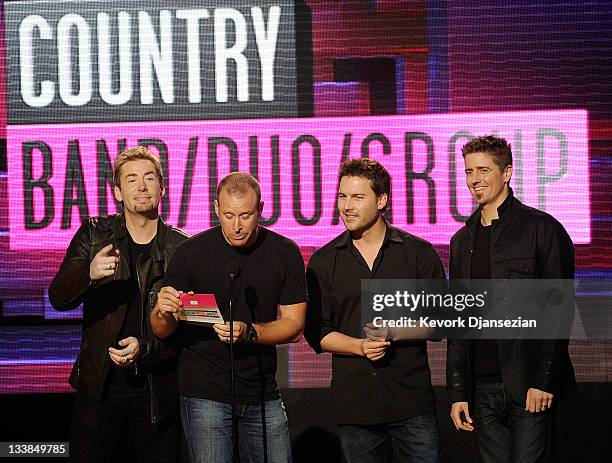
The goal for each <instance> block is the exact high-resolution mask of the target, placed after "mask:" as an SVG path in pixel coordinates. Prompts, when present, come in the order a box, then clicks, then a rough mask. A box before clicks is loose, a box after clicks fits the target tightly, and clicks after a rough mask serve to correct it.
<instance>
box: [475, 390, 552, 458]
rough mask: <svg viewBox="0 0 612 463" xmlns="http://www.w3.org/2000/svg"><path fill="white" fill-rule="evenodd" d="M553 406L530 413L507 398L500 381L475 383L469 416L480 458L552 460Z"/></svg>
mask: <svg viewBox="0 0 612 463" xmlns="http://www.w3.org/2000/svg"><path fill="white" fill-rule="evenodd" d="M554 408H555V407H554V405H553V410H546V411H545V412H540V413H531V412H528V411H525V406H524V405H520V406H519V405H516V404H515V403H513V402H512V401H511V400H510V398H509V397H508V394H506V392H505V391H504V385H503V384H502V383H476V396H475V403H474V413H473V416H472V417H473V419H474V430H475V431H476V435H477V437H478V448H479V450H480V456H481V457H482V460H483V462H484V463H540V462H550V461H552V443H553V419H554Z"/></svg>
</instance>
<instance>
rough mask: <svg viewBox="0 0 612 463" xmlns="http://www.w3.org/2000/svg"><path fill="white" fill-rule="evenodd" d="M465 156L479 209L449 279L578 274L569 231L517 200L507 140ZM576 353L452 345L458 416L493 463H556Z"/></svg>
mask: <svg viewBox="0 0 612 463" xmlns="http://www.w3.org/2000/svg"><path fill="white" fill-rule="evenodd" d="M462 154H463V159H464V162H465V176H466V182H467V186H468V188H469V189H470V192H471V193H472V196H473V197H474V200H475V201H476V203H477V204H478V209H477V210H476V211H475V212H474V214H473V215H472V216H471V217H470V218H469V219H468V221H467V222H466V224H465V226H464V227H463V228H461V229H460V230H459V231H458V232H457V233H456V234H455V235H454V236H453V238H452V239H451V250H450V277H451V278H453V279H514V278H522V279H525V278H540V279H557V280H561V279H572V278H574V248H573V245H572V241H571V240H570V237H569V236H568V234H567V232H566V231H565V229H564V228H563V226H562V225H561V224H560V223H559V222H558V221H557V220H555V219H554V218H553V217H552V216H550V215H549V214H546V213H545V212H542V211H538V210H537V209H533V208H531V207H527V206H525V205H523V204H522V203H521V202H520V201H519V200H518V199H516V198H515V197H514V194H513V192H512V189H511V188H510V186H509V183H510V178H511V177H512V151H511V147H510V145H509V144H508V143H507V142H506V140H504V139H503V138H499V137H494V136H486V137H478V138H474V139H473V140H471V141H469V142H468V143H467V144H466V145H465V146H464V147H463V149H462ZM572 305H573V304H572ZM567 348H568V341H567V339H545V340H539V339H501V340H496V339H475V340H467V339H461V340H459V339H449V341H448V353H447V362H446V381H447V391H448V400H449V402H450V404H451V418H452V420H453V423H454V424H455V427H456V428H457V429H458V430H464V431H474V430H475V431H476V434H477V438H478V446H479V450H480V455H481V457H482V459H483V461H484V462H485V463H489V462H491V463H492V462H499V463H510V462H544V461H552V442H553V432H552V431H553V420H554V410H555V408H556V403H557V402H558V400H559V399H560V398H562V397H563V396H564V395H570V394H572V393H574V392H575V388H576V380H575V377H574V370H573V367H572V363H571V360H570V357H569V354H568V350H567ZM472 418H473V419H472Z"/></svg>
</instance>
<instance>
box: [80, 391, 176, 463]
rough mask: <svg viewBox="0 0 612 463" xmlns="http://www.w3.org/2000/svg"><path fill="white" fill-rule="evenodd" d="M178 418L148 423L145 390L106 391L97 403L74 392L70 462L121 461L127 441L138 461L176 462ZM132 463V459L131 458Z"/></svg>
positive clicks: (147, 396)
mask: <svg viewBox="0 0 612 463" xmlns="http://www.w3.org/2000/svg"><path fill="white" fill-rule="evenodd" d="M180 432H181V428H180V419H179V417H178V416H175V417H172V418H168V419H166V420H164V421H162V422H160V423H151V398H150V395H149V393H148V392H139V393H109V394H108V396H107V397H106V398H105V399H104V400H103V402H99V401H97V400H96V399H93V398H91V397H86V396H84V395H82V394H81V393H79V392H77V394H76V397H75V402H74V411H73V416H72V425H71V429H70V460H71V461H73V462H83V463H85V462H88V463H91V462H100V463H102V462H104V463H106V462H111V461H112V462H113V463H115V462H121V461H125V460H127V457H128V455H125V454H121V452H118V450H120V446H119V444H120V442H121V443H125V442H127V443H129V444H128V445H131V447H132V453H133V454H135V455H136V457H137V459H136V461H138V462H172V463H175V462H178V460H179V454H180ZM130 461H131V463H133V460H130Z"/></svg>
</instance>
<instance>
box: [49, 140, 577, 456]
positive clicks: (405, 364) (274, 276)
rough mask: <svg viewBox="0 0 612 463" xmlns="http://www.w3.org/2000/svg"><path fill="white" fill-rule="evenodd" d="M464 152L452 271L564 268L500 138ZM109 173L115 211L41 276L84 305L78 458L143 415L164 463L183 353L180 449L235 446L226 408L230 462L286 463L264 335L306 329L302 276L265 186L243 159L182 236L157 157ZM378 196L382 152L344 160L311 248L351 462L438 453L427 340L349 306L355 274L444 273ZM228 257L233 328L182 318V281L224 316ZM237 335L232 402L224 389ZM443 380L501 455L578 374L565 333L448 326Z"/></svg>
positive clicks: (522, 447) (542, 446) (562, 253)
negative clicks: (319, 243) (472, 335)
mask: <svg viewBox="0 0 612 463" xmlns="http://www.w3.org/2000/svg"><path fill="white" fill-rule="evenodd" d="M463 156H464V159H465V165H466V170H465V172H466V178H467V183H468V187H469V188H470V191H471V192H472V195H473V197H474V199H475V201H476V203H477V204H478V206H479V208H478V210H477V211H476V212H475V213H474V215H473V216H472V217H471V218H470V219H469V220H468V222H467V224H466V226H465V227H464V228H462V229H461V230H460V231H459V232H457V234H456V235H455V236H454V237H453V239H452V242H451V259H450V276H451V278H465V279H468V278H474V279H476V278H477V279H492V278H512V277H513V272H515V271H518V272H519V273H521V275H520V276H521V277H523V278H525V277H526V278H557V279H561V278H566V279H567V278H573V272H574V255H573V247H572V243H571V240H570V239H569V237H568V235H567V233H566V232H565V230H564V229H563V227H562V226H561V225H560V224H559V223H558V222H557V221H556V220H554V219H553V218H552V217H551V216H549V215H547V214H545V213H543V212H540V211H537V210H535V209H531V208H528V207H526V206H524V205H522V204H521V203H520V202H519V201H518V200H517V199H516V198H514V196H513V195H512V190H511V189H510V187H509V186H508V183H509V181H510V177H511V175H512V155H511V152H510V147H509V145H507V143H506V142H505V140H503V139H500V138H496V137H481V138H477V139H474V140H472V141H471V142H469V143H468V144H467V145H466V146H465V147H464V148H463ZM115 185H116V186H115V196H116V198H117V199H118V200H119V201H122V202H123V204H124V212H123V214H119V215H117V216H112V217H100V218H95V219H90V220H88V221H86V222H84V224H83V225H82V226H81V228H80V229H79V231H78V232H77V234H76V235H75V237H74V238H73V240H72V242H71V244H70V247H69V249H68V251H67V253H66V257H65V259H64V261H63V262H62V265H61V267H60V270H59V271H58V274H57V275H56V277H55V279H54V280H53V283H52V285H51V287H50V289H49V294H50V299H51V302H52V304H53V305H54V306H55V307H56V308H58V310H69V309H71V308H74V307H76V306H77V305H78V304H79V303H80V302H84V331H83V341H82V345H81V352H80V354H79V358H78V359H77V362H76V364H75V368H74V371H73V374H72V376H71V380H70V381H71V384H72V385H73V386H74V387H75V388H76V389H77V390H78V393H77V399H76V403H75V419H74V421H73V428H74V433H73V447H72V448H71V450H72V452H73V455H80V456H82V460H83V461H94V457H93V455H95V456H98V457H100V460H101V461H103V460H108V458H109V456H110V455H109V454H108V452H109V451H112V448H113V446H114V444H113V445H111V446H109V445H108V442H109V440H110V442H115V441H116V440H117V439H118V437H119V435H120V434H121V432H122V430H123V429H126V427H127V426H130V428H133V427H135V426H140V428H137V429H141V432H140V434H138V433H137V434H136V435H137V436H138V439H137V440H138V442H137V444H138V445H137V448H138V451H139V453H140V455H141V457H142V458H145V459H146V461H156V460H155V459H156V458H157V459H159V460H160V461H161V460H163V461H172V460H175V459H176V455H177V442H178V432H179V431H178V429H179V428H178V423H177V422H176V420H175V421H171V420H170V421H164V420H163V419H164V418H165V417H167V416H171V415H172V411H173V410H174V409H175V408H176V403H177V400H176V395H173V393H175V390H174V389H173V386H172V382H173V381H175V380H176V378H175V375H174V370H173V368H174V366H175V355H176V353H177V352H179V353H180V355H179V363H178V390H179V393H180V413H181V421H182V424H183V429H184V434H185V437H186V440H187V447H188V452H189V457H190V459H191V461H194V462H195V461H207V462H209V461H219V462H226V461H232V460H233V459H234V460H235V459H236V458H237V455H234V454H233V445H232V436H233V430H232V417H235V418H236V419H237V420H238V429H239V432H238V436H239V439H238V447H239V454H240V460H241V461H269V462H277V461H278V462H284V461H289V460H290V458H291V451H290V445H289V433H288V425H287V417H286V415H285V412H284V407H283V404H282V401H281V399H280V396H279V393H278V388H277V385H276V381H275V373H276V347H275V346H276V345H277V344H282V343H287V342H296V341H298V340H299V339H300V338H301V335H302V332H303V330H304V324H305V317H306V299H307V296H306V281H305V278H304V263H303V259H302V256H301V254H300V250H299V248H298V247H297V245H296V244H295V243H293V242H292V241H290V240H289V239H287V238H284V237H282V236H281V235H278V234H276V233H274V232H272V231H270V230H266V229H265V228H262V227H260V226H259V225H258V218H259V217H260V215H261V212H262V209H263V202H262V201H261V192H260V187H259V183H258V182H257V180H256V179H255V178H254V177H252V176H250V175H248V174H244V173H232V174H230V175H228V176H226V177H225V178H224V179H223V180H222V181H221V183H220V184H219V186H218V188H217V194H216V200H215V203H214V206H215V211H216V213H217V216H218V217H219V221H220V226H217V227H213V228H211V229H210V230H207V231H205V232H202V233H200V234H198V235H196V236H195V237H193V238H191V239H190V240H188V241H186V242H184V243H183V244H182V245H181V246H180V247H179V246H178V245H179V244H180V243H181V242H183V241H184V240H185V237H184V236H183V235H181V234H180V233H179V232H177V231H175V230H173V229H171V228H170V227H167V226H166V225H164V224H163V223H162V221H161V220H160V219H159V218H158V213H157V210H158V204H159V199H160V197H161V195H162V194H163V192H164V189H163V177H162V174H161V167H160V166H159V161H157V159H156V158H154V157H153V156H151V154H150V153H148V152H147V151H146V150H145V149H144V148H141V147H138V148H133V149H129V150H126V151H124V152H123V153H122V154H121V155H120V156H119V157H118V159H117V161H116V163H115ZM390 194H391V179H390V176H389V173H388V172H387V171H386V170H385V169H384V167H383V166H382V165H381V164H379V163H377V162H376V161H372V160H369V159H360V160H352V161H346V162H344V163H343V164H342V166H341V168H340V173H339V188H338V209H339V212H340V215H341V217H342V220H343V222H344V225H345V227H346V231H345V232H344V233H343V234H341V235H340V236H338V237H337V238H335V239H334V240H332V241H331V242H330V243H328V244H327V245H325V246H324V247H322V248H321V249H319V250H318V251H317V252H316V253H315V254H314V255H313V256H312V258H311V259H310V262H309V265H308V270H307V272H306V280H307V283H308V298H309V309H308V313H309V320H310V321H311V322H310V323H309V327H308V330H307V333H306V335H307V339H308V341H309V343H310V344H311V346H313V348H314V349H315V350H317V351H318V352H321V351H327V352H331V353H332V354H333V364H332V369H333V379H332V384H331V404H330V405H331V407H330V408H331V410H332V413H333V416H334V417H335V419H336V421H337V423H338V425H339V430H340V436H341V441H342V445H343V448H344V451H345V455H346V458H347V460H348V461H349V462H375V461H381V462H382V461H390V460H393V461H410V460H413V459H414V460H417V461H423V462H437V461H439V459H440V438H439V431H438V423H437V419H436V415H435V401H434V395H433V388H432V385H431V374H430V370H429V364H428V357H427V345H426V342H425V341H424V340H397V339H395V340H391V339H386V338H385V339H381V338H377V337H374V336H370V335H369V334H368V333H366V332H364V326H363V323H362V320H361V282H362V280H375V279H409V280H415V279H440V280H443V279H444V278H445V275H444V269H443V266H442V263H441V261H440V258H439V257H438V255H437V253H436V251H435V250H434V248H433V247H432V245H431V244H430V243H428V242H426V241H424V240H422V239H420V238H417V237H415V236H413V235H411V234H409V233H407V232H405V231H402V230H400V229H398V228H395V227H393V226H391V225H390V224H389V223H388V222H387V221H386V220H385V218H384V216H383V214H384V212H385V210H386V209H387V207H388V206H389V205H390ZM177 247H178V249H177ZM175 251H176V252H175ZM170 257H172V260H171V261H170ZM230 262H231V263H232V265H234V264H235V265H234V266H235V270H233V278H234V279H235V285H234V290H233V296H234V297H233V301H234V303H233V313H234V317H235V320H237V321H234V324H233V326H232V327H230V324H229V322H226V323H224V324H217V325H214V327H213V329H210V328H201V327H196V326H192V325H189V324H185V323H179V322H178V311H179V310H180V309H181V307H182V303H181V299H180V292H189V291H193V292H195V293H206V294H214V295H215V298H216V300H217V303H218V305H219V308H220V310H221V313H222V315H223V317H224V319H226V320H227V318H228V317H227V315H228V311H229V307H228V305H229V304H228V301H229V300H230V297H231V296H232V294H230V282H229V275H227V273H228V272H224V271H223V269H224V268H225V267H226V265H227V264H228V263H230ZM262 269H263V270H262ZM517 269H518V270H517ZM162 278H163V283H162V281H161V280H162ZM162 286H163V287H162ZM160 287H161V290H160V291H159V295H158V297H157V298H156V297H155V296H156V295H157V290H158V289H159V288H160ZM150 292H152V294H151V295H152V297H149V296H150V294H149V293H150ZM155 300H157V302H156V304H155V307H154V308H153V303H154V301H155ZM151 309H153V310H152V313H150V316H149V312H151ZM279 315H280V316H279ZM230 330H231V331H230ZM230 333H231V334H230ZM153 334H154V335H155V336H154V335H153ZM231 337H233V342H234V346H233V350H234V359H235V371H236V375H235V378H236V379H235V391H236V397H235V399H236V404H237V406H236V408H235V409H232V406H231V405H230V403H231V397H230V394H229V392H228V391H229V387H228V386H229V384H230V371H231V368H232V366H231V365H230V346H229V344H230V339H231ZM447 381H448V397H449V401H450V402H451V404H452V410H451V417H452V420H453V422H454V424H455V426H456V428H457V429H463V430H468V431H471V430H474V429H475V430H476V431H477V434H478V437H479V446H480V450H481V455H482V456H483V459H485V461H508V462H510V461H545V458H546V456H547V449H548V448H549V447H547V443H548V442H549V441H550V436H551V435H552V424H551V421H552V416H553V415H552V410H551V407H553V408H554V403H555V402H556V401H557V399H558V398H559V396H560V395H562V394H563V393H564V392H569V391H570V389H571V388H572V387H573V386H575V381H574V380H573V370H572V367H571V362H570V359H569V356H568V354H567V341H559V340H551V341H543V340H541V341H526V340H518V339H515V340H505V341H495V340H493V341H487V340H478V341H465V340H449V343H448V361H447ZM470 412H472V415H473V417H474V420H472V416H471V415H470ZM234 437H235V436H234ZM75 451H76V452H75ZM500 458H501V460H500Z"/></svg>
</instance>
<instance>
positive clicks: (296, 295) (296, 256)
mask: <svg viewBox="0 0 612 463" xmlns="http://www.w3.org/2000/svg"><path fill="white" fill-rule="evenodd" d="M307 300H308V297H307V296H306V274H305V271H304V259H303V258H302V254H301V253H300V250H299V248H298V247H297V246H296V245H295V244H293V243H291V245H290V246H289V249H288V250H287V253H286V263H285V279H284V281H283V287H282V288H281V291H280V299H279V304H280V305H291V304H299V303H300V302H306V301H307Z"/></svg>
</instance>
